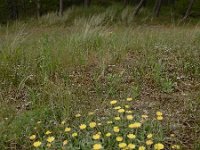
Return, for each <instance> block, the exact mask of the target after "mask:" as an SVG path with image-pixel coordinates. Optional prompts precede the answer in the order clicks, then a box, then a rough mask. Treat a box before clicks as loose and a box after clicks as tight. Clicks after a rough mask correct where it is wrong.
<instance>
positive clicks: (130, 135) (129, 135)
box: [127, 134, 136, 139]
mask: <svg viewBox="0 0 200 150" xmlns="http://www.w3.org/2000/svg"><path fill="white" fill-rule="evenodd" d="M127 137H128V138H129V139H135V138H136V136H135V135H134V134H128V135H127Z"/></svg>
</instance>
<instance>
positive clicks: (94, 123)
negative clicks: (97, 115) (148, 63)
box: [89, 122, 97, 128]
mask: <svg viewBox="0 0 200 150" xmlns="http://www.w3.org/2000/svg"><path fill="white" fill-rule="evenodd" d="M96 125H97V123H96V122H90V124H89V126H90V128H94V127H96Z"/></svg>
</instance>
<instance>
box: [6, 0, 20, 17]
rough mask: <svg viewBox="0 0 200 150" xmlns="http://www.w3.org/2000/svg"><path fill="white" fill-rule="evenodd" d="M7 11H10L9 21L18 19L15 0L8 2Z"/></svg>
mask: <svg viewBox="0 0 200 150" xmlns="http://www.w3.org/2000/svg"><path fill="white" fill-rule="evenodd" d="M7 3H8V9H9V11H10V19H13V20H16V19H17V18H18V7H17V1H16V0H8V1H7Z"/></svg>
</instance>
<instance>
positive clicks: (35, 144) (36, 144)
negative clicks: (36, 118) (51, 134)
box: [33, 141, 42, 147]
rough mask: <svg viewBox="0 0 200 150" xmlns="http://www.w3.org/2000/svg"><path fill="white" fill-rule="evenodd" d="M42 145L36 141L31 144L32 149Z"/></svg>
mask: <svg viewBox="0 0 200 150" xmlns="http://www.w3.org/2000/svg"><path fill="white" fill-rule="evenodd" d="M41 144H42V143H41V142H40V141H36V142H34V143H33V146H34V147H39V146H40V145H41Z"/></svg>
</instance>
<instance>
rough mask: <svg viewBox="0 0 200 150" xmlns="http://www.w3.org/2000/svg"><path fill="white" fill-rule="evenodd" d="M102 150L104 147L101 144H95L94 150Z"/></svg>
mask: <svg viewBox="0 0 200 150" xmlns="http://www.w3.org/2000/svg"><path fill="white" fill-rule="evenodd" d="M99 149H102V145H101V144H94V145H93V150H99Z"/></svg>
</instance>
